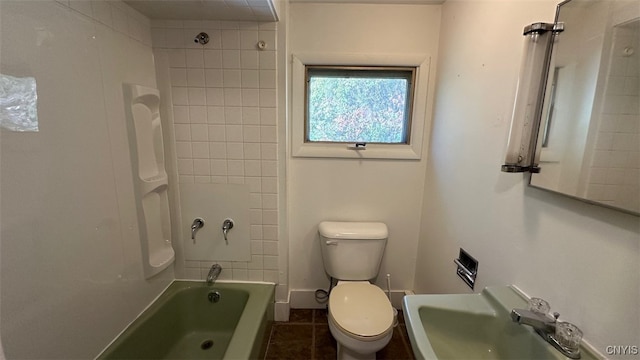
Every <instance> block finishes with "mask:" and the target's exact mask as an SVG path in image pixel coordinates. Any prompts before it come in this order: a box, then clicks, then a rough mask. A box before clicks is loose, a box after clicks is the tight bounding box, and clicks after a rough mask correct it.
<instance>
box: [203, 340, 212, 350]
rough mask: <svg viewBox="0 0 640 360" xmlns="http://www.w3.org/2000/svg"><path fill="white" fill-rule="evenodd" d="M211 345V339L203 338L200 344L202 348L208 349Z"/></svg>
mask: <svg viewBox="0 0 640 360" xmlns="http://www.w3.org/2000/svg"><path fill="white" fill-rule="evenodd" d="M212 346H213V340H205V341H203V342H202V344H200V348H201V349H202V350H209V349H211V347H212Z"/></svg>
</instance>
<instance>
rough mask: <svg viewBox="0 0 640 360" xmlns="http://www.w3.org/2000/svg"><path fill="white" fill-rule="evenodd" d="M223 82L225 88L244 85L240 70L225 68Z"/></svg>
mask: <svg viewBox="0 0 640 360" xmlns="http://www.w3.org/2000/svg"><path fill="white" fill-rule="evenodd" d="M222 76H223V79H224V80H223V84H224V87H225V88H230V87H232V88H239V87H241V86H242V82H241V80H240V79H241V77H240V70H226V69H225V70H223V71H222Z"/></svg>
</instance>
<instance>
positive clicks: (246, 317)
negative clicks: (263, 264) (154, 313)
mask: <svg viewBox="0 0 640 360" xmlns="http://www.w3.org/2000/svg"><path fill="white" fill-rule="evenodd" d="M175 283H185V286H186V287H190V286H188V285H186V283H194V284H198V285H199V286H200V287H210V288H211V289H215V286H216V284H225V285H233V284H237V285H242V284H247V285H251V284H255V285H271V286H270V287H264V288H263V289H253V290H249V291H248V292H249V298H248V299H247V303H246V304H245V307H244V309H243V311H242V315H240V319H239V320H238V324H237V326H236V331H234V336H233V337H232V338H231V341H230V342H229V345H228V346H227V350H226V351H225V353H224V356H223V358H224V359H250V358H251V355H252V354H251V353H252V350H253V348H254V346H255V344H254V346H251V347H248V346H247V342H246V340H247V336H248V338H250V339H252V341H254V342H255V341H260V340H261V339H259V338H258V335H259V332H260V327H261V322H262V319H263V318H264V317H265V315H266V314H268V313H269V306H274V302H275V287H276V285H277V284H276V283H274V282H268V281H246V280H219V281H216V282H215V283H214V284H212V285H210V286H209V285H207V284H206V282H205V281H203V280H193V279H173V280H172V281H171V282H170V283H169V284H168V285H167V286H165V288H164V289H162V291H161V292H160V293H159V294H158V295H157V296H156V297H155V298H154V299H153V300H152V301H151V302H150V303H149V304H147V306H145V307H144V309H142V310H141V311H140V312H139V313H138V315H136V317H135V318H134V319H133V320H131V321H130V322H129V323H128V324H127V325H126V326H125V327H124V329H122V331H120V332H119V333H118V334H117V335H116V336H115V337H114V338H113V339H112V340H111V341H110V342H109V343H108V344H107V345H106V346H105V347H104V349H102V350H101V351H100V352H99V353H98V355H96V357H94V360H99V359H100V358H101V357H102V356H103V355H104V354H105V352H106V351H107V350H108V349H109V348H110V347H111V346H112V345H113V344H114V343H115V342H116V340H118V339H119V338H120V337H121V336H122V335H123V334H124V333H125V332H126V331H127V330H129V328H131V326H132V325H133V324H134V323H135V322H136V321H137V320H138V319H139V318H140V317H141V316H142V315H143V314H144V313H145V312H146V311H148V310H149V309H150V308H151V307H152V306H153V305H154V304H156V302H157V301H158V300H160V298H161V297H162V296H163V295H165V294H168V290H169V288H171V286H172V285H174V284H175ZM178 290H181V289H176V291H178ZM243 290H246V289H243ZM252 295H253V296H252ZM255 295H265V297H264V298H263V297H261V296H255ZM266 295H268V296H266ZM265 300H266V301H265ZM247 310H249V311H247ZM256 319H261V321H256ZM270 320H271V321H273V319H270ZM238 329H240V330H241V331H246V332H244V333H242V335H243V336H236V334H237V330H238ZM240 339H242V340H240Z"/></svg>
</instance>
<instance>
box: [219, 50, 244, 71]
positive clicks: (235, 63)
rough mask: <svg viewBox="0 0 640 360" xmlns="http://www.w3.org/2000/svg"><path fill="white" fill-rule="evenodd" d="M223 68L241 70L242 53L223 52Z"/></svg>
mask: <svg viewBox="0 0 640 360" xmlns="http://www.w3.org/2000/svg"><path fill="white" fill-rule="evenodd" d="M222 68H223V69H240V51H239V50H222Z"/></svg>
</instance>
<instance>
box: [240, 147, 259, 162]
mask: <svg viewBox="0 0 640 360" xmlns="http://www.w3.org/2000/svg"><path fill="white" fill-rule="evenodd" d="M243 146H244V158H245V159H247V160H259V159H260V144H258V143H244V144H243Z"/></svg>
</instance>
